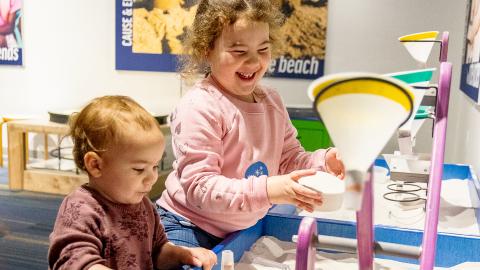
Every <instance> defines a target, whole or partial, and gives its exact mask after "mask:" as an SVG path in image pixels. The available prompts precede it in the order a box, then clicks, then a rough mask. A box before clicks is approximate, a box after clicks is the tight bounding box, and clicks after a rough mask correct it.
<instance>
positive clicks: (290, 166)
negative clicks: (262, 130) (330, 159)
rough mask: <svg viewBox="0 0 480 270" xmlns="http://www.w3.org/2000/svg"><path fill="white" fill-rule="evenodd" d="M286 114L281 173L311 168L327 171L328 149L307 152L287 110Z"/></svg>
mask: <svg viewBox="0 0 480 270" xmlns="http://www.w3.org/2000/svg"><path fill="white" fill-rule="evenodd" d="M285 115H286V116H285V119H286V121H285V126H286V127H285V139H284V144H283V149H282V159H281V162H280V168H279V173H280V174H287V173H290V172H292V171H294V170H301V169H310V168H314V169H316V170H320V171H325V153H326V149H318V150H316V151H315V152H306V151H305V149H304V148H303V147H302V146H301V145H300V142H299V141H298V139H297V134H298V133H297V130H296V129H295V127H293V125H292V123H291V121H290V118H289V116H288V113H287V111H286V110H285Z"/></svg>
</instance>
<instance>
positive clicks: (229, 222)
mask: <svg viewBox="0 0 480 270" xmlns="http://www.w3.org/2000/svg"><path fill="white" fill-rule="evenodd" d="M255 97H256V101H257V103H248V102H244V101H241V100H239V99H237V98H235V97H233V96H232V95H230V94H229V93H227V92H224V91H223V90H221V89H219V88H218V87H216V85H215V83H214V82H213V81H212V79H211V78H210V77H209V78H206V79H204V80H202V81H201V82H199V83H197V84H196V85H195V86H194V88H193V89H191V90H190V91H189V92H187V94H186V95H185V96H184V97H183V98H182V99H181V100H180V103H179V104H178V106H177V108H176V109H175V111H174V112H173V113H172V115H171V130H172V146H173V152H174V154H175V157H176V160H175V162H174V163H173V171H172V172H171V173H170V175H169V176H168V178H167V180H166V182H165V186H166V190H165V191H164V192H163V194H162V196H161V198H160V199H159V200H158V201H157V204H159V205H160V206H162V207H164V208H166V209H167V210H169V211H171V212H173V213H176V214H179V215H181V216H183V217H184V218H186V219H188V220H190V221H191V222H193V223H194V224H195V225H197V226H198V227H200V228H201V229H203V230H205V231H207V232H209V233H211V234H213V235H215V236H218V237H222V238H223V237H225V236H226V235H227V234H228V233H231V232H234V231H237V230H241V229H245V228H248V227H250V226H252V225H254V224H255V223H256V222H257V221H258V220H259V219H261V218H262V217H264V216H265V214H266V213H267V211H268V209H269V208H270V207H271V206H272V204H271V203H270V201H269V199H268V196H267V188H266V179H267V176H274V175H280V174H286V173H289V172H291V171H293V170H297V169H306V168H316V169H318V170H324V166H325V159H324V156H325V150H324V149H321V150H317V151H315V152H314V153H309V152H305V150H304V149H303V148H302V147H301V145H300V143H299V141H298V140H297V139H296V136H297V131H296V130H295V128H294V127H293V126H292V124H291V122H290V119H289V117H288V113H287V111H286V109H285V106H284V105H283V102H282V99H281V97H280V95H279V94H278V93H277V92H275V91H274V90H272V89H268V88H264V87H261V86H259V87H257V89H256V90H255Z"/></svg>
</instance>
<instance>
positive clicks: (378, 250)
mask: <svg viewBox="0 0 480 270" xmlns="http://www.w3.org/2000/svg"><path fill="white" fill-rule="evenodd" d="M297 239H298V236H297V235H294V236H293V237H292V241H293V242H297ZM316 240H317V241H315V238H314V241H315V242H314V243H312V245H313V246H315V247H316V248H317V249H324V250H332V251H339V252H348V253H356V251H357V240H356V239H351V238H344V237H337V236H328V235H319V236H318V237H317V239H316ZM374 251H375V254H377V255H387V256H395V257H404V258H410V259H417V260H418V258H420V255H421V249H420V247H416V246H409V245H402V244H396V243H388V242H377V241H375V243H374Z"/></svg>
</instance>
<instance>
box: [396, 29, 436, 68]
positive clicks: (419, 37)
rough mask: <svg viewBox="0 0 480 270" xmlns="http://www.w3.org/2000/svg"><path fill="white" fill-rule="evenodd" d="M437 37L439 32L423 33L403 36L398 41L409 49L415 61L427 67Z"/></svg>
mask: <svg viewBox="0 0 480 270" xmlns="http://www.w3.org/2000/svg"><path fill="white" fill-rule="evenodd" d="M437 35H438V31H429V32H421V33H415V34H410V35H406V36H401V37H399V38H398V40H399V41H400V42H402V44H403V45H404V46H405V48H407V51H408V52H409V53H410V55H411V56H412V57H413V59H415V60H416V61H418V62H419V63H421V64H423V65H425V64H426V63H427V60H428V57H429V56H430V52H431V51H432V48H433V44H434V42H433V41H435V39H436V38H437Z"/></svg>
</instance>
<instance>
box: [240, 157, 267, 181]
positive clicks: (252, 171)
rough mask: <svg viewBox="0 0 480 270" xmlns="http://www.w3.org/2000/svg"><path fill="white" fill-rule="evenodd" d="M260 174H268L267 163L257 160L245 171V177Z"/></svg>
mask: <svg viewBox="0 0 480 270" xmlns="http://www.w3.org/2000/svg"><path fill="white" fill-rule="evenodd" d="M260 175H267V176H268V169H267V165H265V163H263V162H261V161H257V162H255V163H253V164H252V165H250V166H249V167H248V169H247V171H246V172H245V178H248V177H250V176H257V177H258V176H260Z"/></svg>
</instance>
